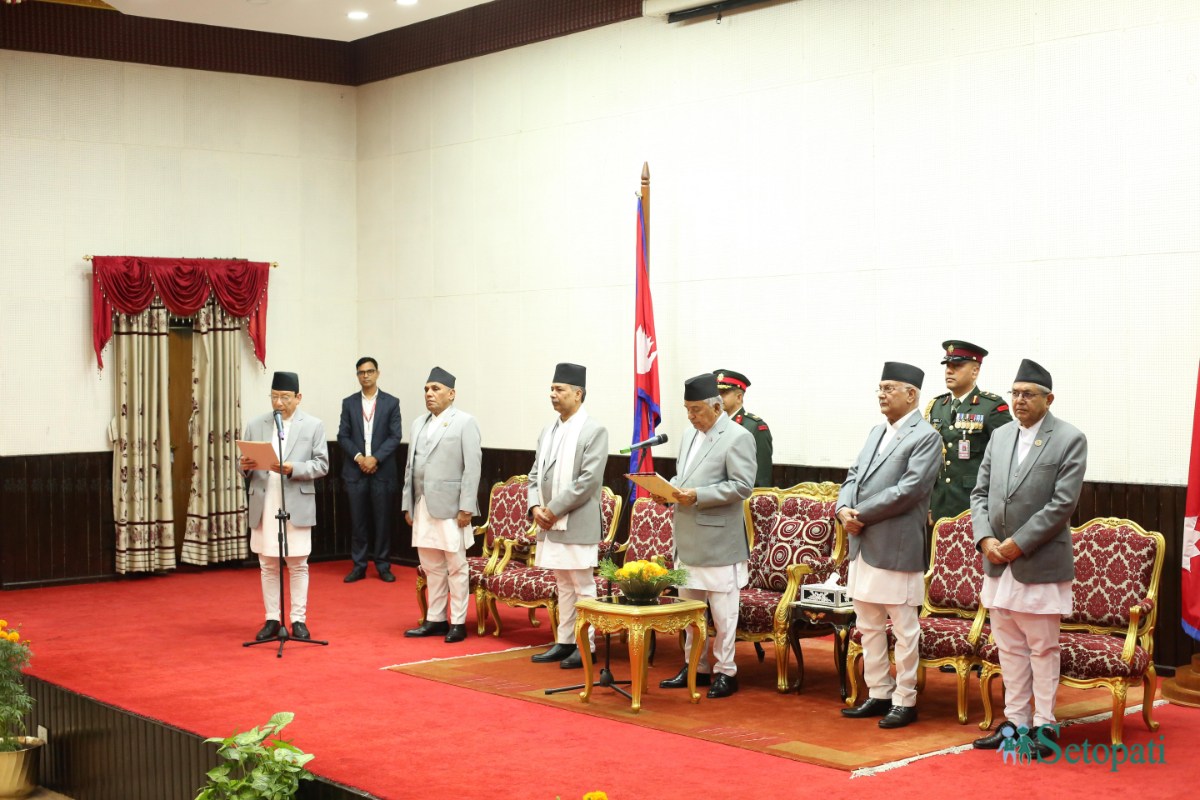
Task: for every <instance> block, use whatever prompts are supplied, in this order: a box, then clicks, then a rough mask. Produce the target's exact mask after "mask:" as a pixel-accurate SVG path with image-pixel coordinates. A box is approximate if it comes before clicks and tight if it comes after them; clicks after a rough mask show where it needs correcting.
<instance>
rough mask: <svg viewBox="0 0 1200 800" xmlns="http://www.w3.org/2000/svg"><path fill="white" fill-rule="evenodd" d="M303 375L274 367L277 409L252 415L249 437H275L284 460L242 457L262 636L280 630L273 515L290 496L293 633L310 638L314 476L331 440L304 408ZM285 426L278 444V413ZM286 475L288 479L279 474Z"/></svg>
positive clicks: (324, 465) (325, 466)
mask: <svg viewBox="0 0 1200 800" xmlns="http://www.w3.org/2000/svg"><path fill="white" fill-rule="evenodd" d="M300 399H301V395H300V376H299V375H297V374H296V373H294V372H276V373H275V375H274V378H273V379H272V381H271V406H272V408H274V409H275V411H272V412H271V413H269V414H262V415H260V416H257V417H255V418H254V419H252V420H250V423H249V424H248V425H246V435H245V438H246V439H247V440H249V441H256V442H272V443H273V446H274V447H275V451H276V455H277V456H278V458H279V461H280V464H279V466H278V467H276V468H275V470H273V471H267V470H266V469H263V468H262V467H263V465H261V464H258V463H256V462H255V461H254V459H251V458H247V457H246V456H242V458H241V462H240V465H241V468H242V472H244V473H247V474H249V476H250V508H249V523H250V549H251V550H252V551H253V552H255V553H258V566H259V571H260V574H261V580H262V596H263V606H264V607H265V608H266V613H267V621H266V623H265V624H264V625H263V626H262V630H260V631H259V632H258V633H257V634H256V635H255V637H254V638H255V639H257V640H258V641H260V642H261V641H265V640H267V639H270V638H273V637H274V636H276V635H277V634H278V633H279V628H280V622H281V618H280V614H281V612H282V609H280V607H279V580H280V575H279V528H278V525H279V522H278V520H277V519H276V518H275V515H276V513H277V512H278V510H279V507H280V503H281V501H282V500H284V499H286V501H287V511H288V514H289V515H290V517H291V518H290V519H289V520H288V522H287V528H286V542H287V556H286V558H285V561H286V563H287V569H288V588H289V589H290V591H291V595H292V607H291V609H290V619H291V622H292V638H293V639H308V638H310V634H309V631H308V625H307V624H306V621H307V619H308V554H309V553H311V552H312V529H313V526H314V525H316V524H317V495H316V492H315V489H314V487H313V481H315V480H316V479H317V478H320V477H323V476H324V475H325V474H326V473H327V472H329V445H328V444H327V443H326V441H325V425H324V424H323V423H322V422H321V420H319V419H317V418H316V417H311V416H309V415H307V414H305V413H304V412H303V411H301V410H300ZM276 411H277V412H279V416H280V419H281V422H282V427H283V443H282V447H280V442H279V432H278V429H277V428H276V424H275V412H276ZM281 474H282V475H286V476H287V481H286V483H284V482H283V481H282V479H281V478H280V475H281Z"/></svg>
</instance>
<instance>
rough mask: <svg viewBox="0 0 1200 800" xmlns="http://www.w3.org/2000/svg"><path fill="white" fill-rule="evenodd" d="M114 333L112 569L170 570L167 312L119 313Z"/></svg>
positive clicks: (172, 539)
mask: <svg viewBox="0 0 1200 800" xmlns="http://www.w3.org/2000/svg"><path fill="white" fill-rule="evenodd" d="M115 334H116V335H115V337H114V338H115V339H116V346H115V354H116V367H117V374H116V381H115V394H116V397H115V399H116V403H115V407H116V409H117V415H116V416H115V417H114V418H113V421H112V423H111V424H110V426H109V438H110V439H111V440H112V443H113V515H114V518H115V519H116V527H117V565H116V567H117V572H118V573H120V574H124V573H126V572H160V571H162V570H168V569H174V568H175V532H174V527H173V526H174V522H173V520H172V519H171V435H170V425H169V414H168V403H167V386H168V381H169V375H168V372H169V364H170V361H169V357H168V347H167V311H166V309H165V308H162V307H161V306H159V307H151V308H149V309H148V310H146V311H144V312H142V313H141V314H138V315H136V316H127V315H125V314H117V315H116V325H115Z"/></svg>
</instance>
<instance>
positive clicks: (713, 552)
mask: <svg viewBox="0 0 1200 800" xmlns="http://www.w3.org/2000/svg"><path fill="white" fill-rule="evenodd" d="M683 406H684V408H686V409H687V415H688V421H689V422H691V423H692V429H691V430H690V431H687V432H685V433H684V435H683V437H682V442H681V443H680V445H679V460H678V469H677V470H676V474H675V477H674V478H672V479H671V485H672V486H675V487H676V489H675V492H674V495H673V498H672V499H674V500H675V502H676V503H677V505H676V506H675V564H676V566H679V567H684V568H686V569H687V571H688V577H687V583H685V584H684V585H683V586H680V587H679V596H680V597H682V598H683V599H685V600H701V601H704V602H707V603H708V608H709V611H711V612H712V618H713V625H714V626H715V627H716V632H715V633H714V635H713V637H712V638H711V640H706V641H705V645H704V652H703V653H701V654H700V665H699V667H698V670H699V671H698V673H697V675H696V685H697V686H710V685H711V688H710V689H709V690H708V696H709V697H710V698H718V697H728V696H729V695H731V694H733V693H734V692H736V691H737V690H738V683H737V664H736V663H735V662H734V658H733V656H734V646H735V645H736V643H737V619H738V599H739V597H740V596H741V588H742V587H743V586H745V585H746V582H747V580H748V578H749V572H748V569H747V561H748V560H749V558H750V546H749V543H748V542H747V540H746V518H745V516H744V515H743V514H742V501H743V500H745V499H746V498H747V497H749V496H750V492H751V491H753V489H754V475H755V470H756V468H757V467H756V460H755V459H756V455H755V444H754V437H753V436H751V435H750V432H749V431H747V430H746V429H745V428H743V427H742V426H741V425H738V424H736V423H735V422H734V421H733V420H731V419H730V418H729V415H728V414H726V413H725V410H724V407H723V406H722V403H721V395H720V392H719V390H718V388H717V376H716V375H714V374H712V373H711V372H706V373H704V374H703V375H697V376H696V377H694V378H691V379H690V380H688V381H687V382H685V383H684V385H683ZM655 499H656V500H658V501H659V502H664V500H665V499H666V498H661V497H659V498H655ZM684 636H685V645H686V647H687V651H688V654H689V655H690V654H691V651H692V647H693V646H695V641H694V637H693V630H692V629H691V628H688V629H687V633H686V634H684ZM708 641H712V654H713V658H714V659H715V660H716V663H715V664H713V665H712V668H711V673H715V675H713V674H711V673H710V665H709V658H708ZM659 686H660V687H661V688H663V689H682V688H684V687H686V686H687V664H686V663H685V664H684V666H683V668H682V669H680V670H679V674H677V675H676V676H675V677H674V678H669V679H667V680H665V681H661V682H660V683H659Z"/></svg>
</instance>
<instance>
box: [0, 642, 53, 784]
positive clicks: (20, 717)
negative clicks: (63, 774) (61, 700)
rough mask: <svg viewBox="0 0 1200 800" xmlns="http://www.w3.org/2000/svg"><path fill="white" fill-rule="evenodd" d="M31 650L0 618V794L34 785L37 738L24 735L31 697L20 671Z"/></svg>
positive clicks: (27, 662) (27, 664)
mask: <svg viewBox="0 0 1200 800" xmlns="http://www.w3.org/2000/svg"><path fill="white" fill-rule="evenodd" d="M32 657H33V651H32V650H30V648H29V642H24V641H21V634H20V632H19V631H17V630H15V629H12V630H10V629H9V627H8V620H3V619H0V798H6V799H7V798H15V797H26V796H28V795H30V794H33V790H34V789H36V788H37V785H38V765H39V761H38V759H39V756H40V755H41V747H42V745H43V744H44V742H42V740H41V739H35V738H33V737H30V736H25V735H24V734H25V717H26V715H28V714H29V712H30V711H31V710H32V709H33V698H32V697H30V696H29V690H28V689H26V688H25V679H24V672H25V668H26V667H27V666H29V659H30V658H32Z"/></svg>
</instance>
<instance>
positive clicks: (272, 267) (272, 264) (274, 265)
mask: <svg viewBox="0 0 1200 800" xmlns="http://www.w3.org/2000/svg"><path fill="white" fill-rule="evenodd" d="M83 260H84V261H91V260H92V257H91V256H84V257H83ZM278 266H279V262H278V261H272V262H271V269H276V268H277V267H278Z"/></svg>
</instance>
